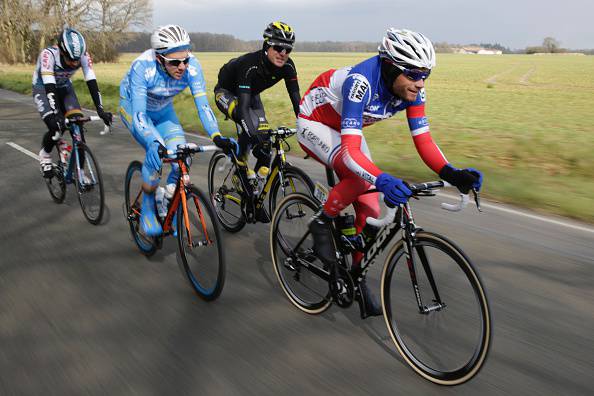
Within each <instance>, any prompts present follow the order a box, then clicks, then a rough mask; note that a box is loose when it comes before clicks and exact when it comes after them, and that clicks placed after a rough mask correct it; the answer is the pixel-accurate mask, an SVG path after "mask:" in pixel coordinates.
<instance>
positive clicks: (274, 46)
mask: <svg viewBox="0 0 594 396" xmlns="http://www.w3.org/2000/svg"><path fill="white" fill-rule="evenodd" d="M272 48H274V50H275V51H276V52H278V53H279V54H282V53H283V51H286V52H287V55H288V54H290V53H291V51H293V48H292V47H283V46H282V45H273V46H272Z"/></svg>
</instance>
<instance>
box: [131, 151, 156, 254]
mask: <svg viewBox="0 0 594 396" xmlns="http://www.w3.org/2000/svg"><path fill="white" fill-rule="evenodd" d="M142 194H143V192H142V164H141V163H140V162H139V161H132V162H131V163H130V165H128V169H127V170H126V179H125V181H124V205H125V206H124V215H125V216H126V221H128V224H129V226H130V233H131V234H132V239H134V243H136V246H138V249H140V251H141V252H142V253H143V254H144V255H145V256H147V257H149V256H152V255H153V254H154V253H155V252H156V251H157V246H158V245H157V238H154V237H149V236H147V235H145V234H144V232H143V231H142V227H141V225H140V212H141V210H142Z"/></svg>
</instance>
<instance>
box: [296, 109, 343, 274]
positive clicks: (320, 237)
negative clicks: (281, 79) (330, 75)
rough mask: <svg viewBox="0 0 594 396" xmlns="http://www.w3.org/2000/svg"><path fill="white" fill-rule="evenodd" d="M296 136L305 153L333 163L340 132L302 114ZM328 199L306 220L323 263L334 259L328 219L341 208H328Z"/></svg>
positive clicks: (329, 163)
mask: <svg viewBox="0 0 594 396" xmlns="http://www.w3.org/2000/svg"><path fill="white" fill-rule="evenodd" d="M297 140H298V141H299V144H300V145H301V147H302V148H303V149H304V150H305V152H306V153H308V154H309V155H310V156H311V157H312V158H314V159H315V160H316V161H318V162H320V163H321V164H323V165H324V166H327V167H331V166H332V154H333V153H334V152H335V151H337V150H338V149H339V148H340V133H339V132H338V131H336V130H334V129H332V128H330V127H329V126H327V125H324V124H322V123H319V122H315V121H310V120H306V119H304V118H301V117H300V118H298V119H297ZM332 190H333V189H332ZM332 190H330V194H332ZM329 199H330V197H329ZM337 202H338V201H337ZM328 203H329V200H328V201H326V204H325V205H324V207H323V209H322V210H321V211H320V212H318V213H317V214H316V215H315V216H314V217H313V218H312V220H311V222H310V224H309V230H310V232H311V233H312V236H313V239H314V251H315V253H316V255H317V256H318V257H320V259H321V260H322V261H323V262H324V263H325V264H328V263H331V262H334V261H335V260H336V253H335V250H334V249H335V248H334V242H333V240H332V230H331V223H332V219H333V218H334V217H336V216H337V215H338V213H339V212H340V210H338V211H336V210H334V209H333V208H330V209H331V210H329V208H327V207H326V206H327V205H328Z"/></svg>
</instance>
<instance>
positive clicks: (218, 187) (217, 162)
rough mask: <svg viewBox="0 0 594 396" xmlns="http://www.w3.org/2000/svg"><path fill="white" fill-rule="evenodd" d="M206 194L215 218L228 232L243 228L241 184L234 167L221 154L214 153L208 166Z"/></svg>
mask: <svg viewBox="0 0 594 396" xmlns="http://www.w3.org/2000/svg"><path fill="white" fill-rule="evenodd" d="M208 194H209V195H210V200H211V202H212V206H213V208H214V211H215V213H216V214H217V218H218V219H219V221H220V222H221V224H222V226H223V227H224V228H225V229H226V230H227V231H229V232H238V231H239V230H241V229H242V228H243V227H244V226H245V217H244V216H243V211H242V208H241V200H242V192H241V182H240V181H239V179H238V176H237V174H236V167H235V165H234V164H233V163H232V162H231V163H230V162H229V159H228V157H227V156H226V155H225V154H224V153H223V152H220V151H219V152H216V153H214V154H213V156H212V157H211V159H210V163H209V164H208Z"/></svg>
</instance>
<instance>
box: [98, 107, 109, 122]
mask: <svg viewBox="0 0 594 396" xmlns="http://www.w3.org/2000/svg"><path fill="white" fill-rule="evenodd" d="M97 115H98V116H99V118H101V119H102V120H103V123H104V124H105V125H107V126H110V125H111V123H112V122H113V114H111V113H110V112H108V111H104V110H103V109H102V108H98V109H97Z"/></svg>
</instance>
